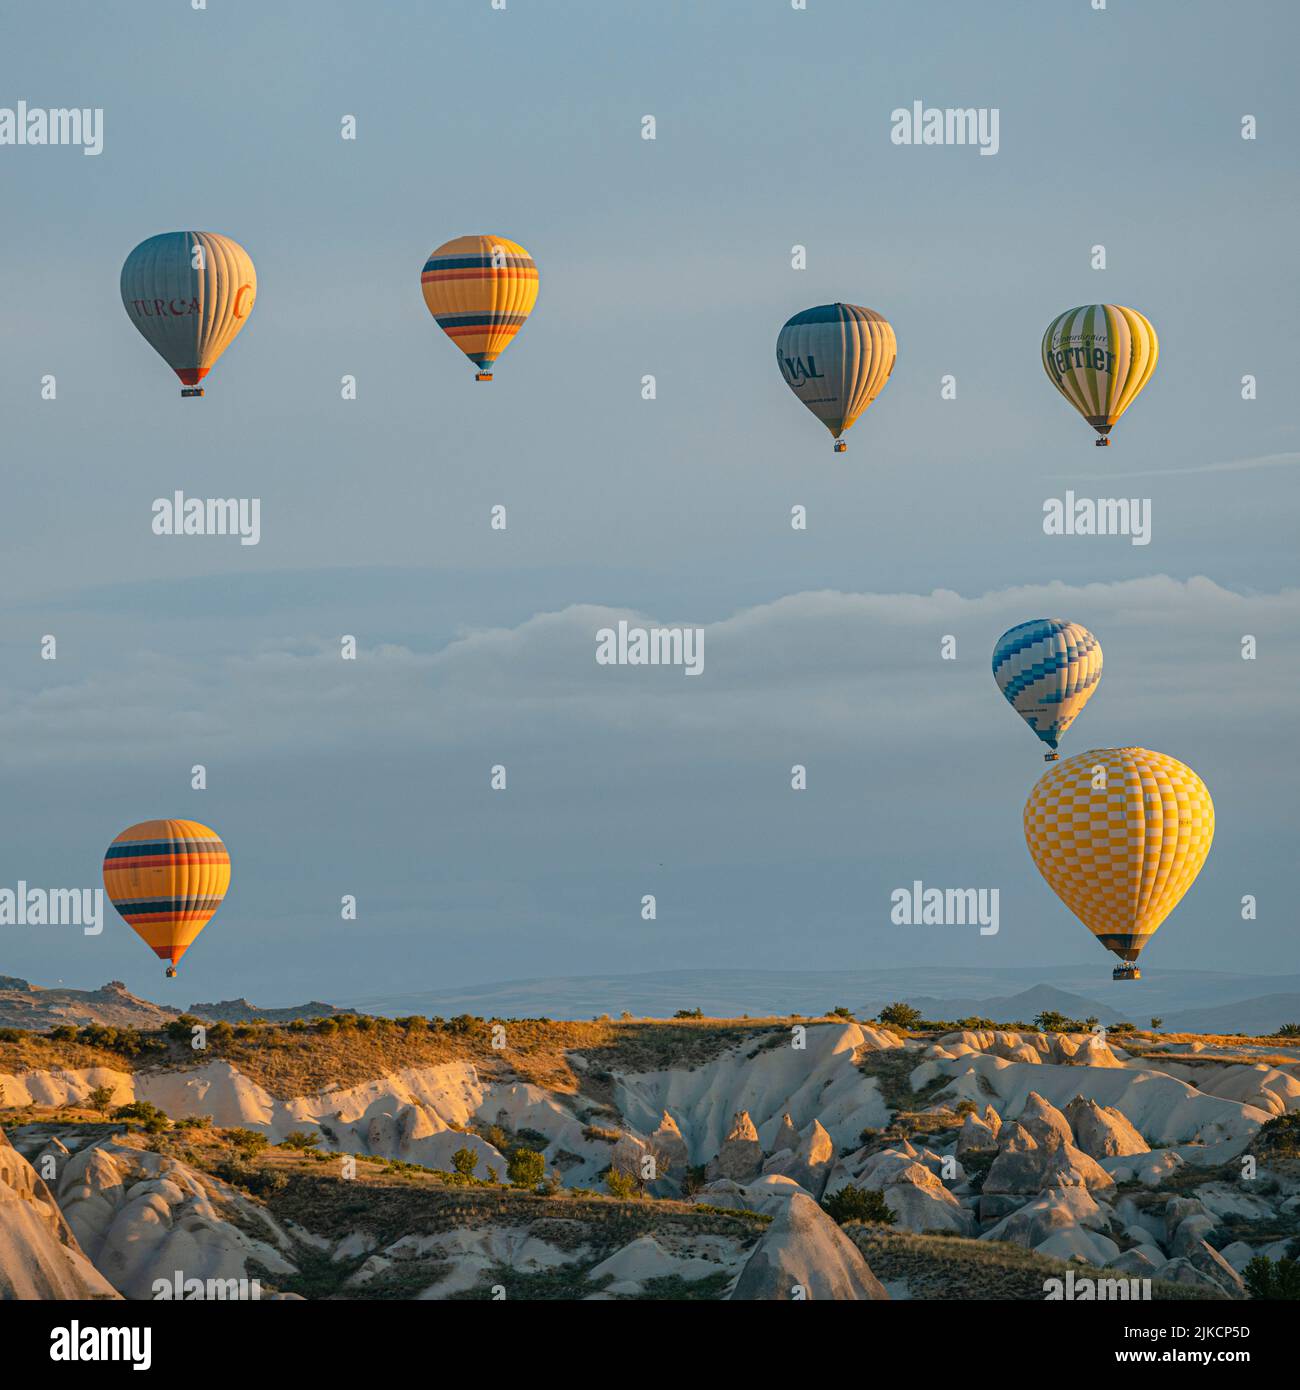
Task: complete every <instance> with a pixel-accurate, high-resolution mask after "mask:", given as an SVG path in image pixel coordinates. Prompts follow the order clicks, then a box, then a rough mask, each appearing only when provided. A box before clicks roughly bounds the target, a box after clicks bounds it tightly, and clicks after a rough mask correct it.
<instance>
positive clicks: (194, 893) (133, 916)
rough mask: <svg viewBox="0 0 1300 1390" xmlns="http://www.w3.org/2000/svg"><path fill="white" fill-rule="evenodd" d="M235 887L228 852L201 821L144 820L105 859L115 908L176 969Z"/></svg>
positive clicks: (107, 887)
mask: <svg viewBox="0 0 1300 1390" xmlns="http://www.w3.org/2000/svg"><path fill="white" fill-rule="evenodd" d="M229 887H230V856H229V855H228V854H227V853H226V847H225V845H223V844H222V843H221V838H220V836H218V834H217V833H216V831H215V830H210V829H209V828H208V827H207V826H206V825H200V824H199V822H198V821H193V820H147V821H141V822H140V824H139V825H133V826H130V827H129V828H128V829H126V830H124V831H123V832H122V833H121V834H120V835H119V836H118V837H117V839H116V840H114V841H113V843H112V844H111V845H109V847H108V850H107V852H106V853H105V855H104V888H105V891H106V892H107V893H108V896H109V898H110V900H111V901H112V904H113V906H114V907H115V908H117V910H118V912H119V913H121V915H122V917H123V918H124V919H125V921H126V923H127V925H128V926H129V927H130V928H131V930H132V931H134V932H135V934H136V935H137V936H138V937H139V938H140V939H141V940H142V941H143V942H144V943H145V945H146V946H148V947H149V949H150V950H151V951H153V952H154V954H155V955H157V956H160V957H162V959H163V960H170V961H171V963H172V964H173V965H175V964H176V962H177V961H179V960H180V958H181V957H182V956H183V955H184V954H185V952H186V951H187V950H188V949H189V947H190V945H191V944H192V943H193V941H194V938H195V937H196V936H198V934H199V933H200V932H201V931H202V930H203V928H204V927H205V926H206V925H207V924H208V920H209V919H210V918H211V916H212V914H213V913H214V912H215V911H216V910H217V908H218V907H220V906H221V900H222V898H224V897H225V896H226V889H227V888H229Z"/></svg>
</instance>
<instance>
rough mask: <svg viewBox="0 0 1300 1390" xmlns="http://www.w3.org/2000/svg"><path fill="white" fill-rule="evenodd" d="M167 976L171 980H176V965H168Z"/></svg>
mask: <svg viewBox="0 0 1300 1390" xmlns="http://www.w3.org/2000/svg"><path fill="white" fill-rule="evenodd" d="M167 978H168V979H169V980H174V979H175V978H176V967H175V966H174V965H169V966H168V967H167Z"/></svg>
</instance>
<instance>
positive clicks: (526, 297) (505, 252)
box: [420, 236, 538, 381]
mask: <svg viewBox="0 0 1300 1390" xmlns="http://www.w3.org/2000/svg"><path fill="white" fill-rule="evenodd" d="M537 284H538V281H537V266H536V264H535V263H534V261H533V258H532V257H531V256H530V255H529V254H528V252H527V251H525V250H524V248H523V247H522V246H520V245H519V243H518V242H516V241H509V240H507V239H506V238H505V237H501V236H458V237H456V238H454V239H453V240H452V241H448V242H445V243H444V244H443V245H442V246H439V247H438V249H437V250H436V251H431V252H430V253H429V258H428V260H426V261H425V263H424V269H423V270H422V271H421V272H420V288H421V289H422V290H423V291H424V302H425V303H426V304H427V305H428V306H429V312H430V313H431V314H432V315H433V317H434V318H435V319H436V320H437V322H438V327H439V328H441V329H442V331H443V332H444V333H445V334H446V335H447V336H448V337H449V338H450V339H451V340H452V342H453V343H455V344H456V346H457V347H458V348H459V349H460V350H461V351H462V352H463V353H464V354H465V356H466V357H468V358H469V360H470V361H471V362H473V363H474V365H475V366H476V367H477V368H478V372H477V374H476V375H475V377H474V380H475V381H491V380H492V364H493V363H494V362H495V361H496V360H497V358H498V357H500V356H501V354H502V353H503V352H504V351H505V350H506V348H508V347H509V346H510V344H511V342H512V341H513V339H514V336H515V334H516V333H518V332H519V330H520V328H522V327H523V323H524V320H525V319H526V318H527V317H528V315H529V314H530V313H532V309H533V305H534V304H536V303H537Z"/></svg>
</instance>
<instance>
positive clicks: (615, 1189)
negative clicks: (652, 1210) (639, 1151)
mask: <svg viewBox="0 0 1300 1390" xmlns="http://www.w3.org/2000/svg"><path fill="white" fill-rule="evenodd" d="M605 1187H606V1188H607V1189H608V1191H609V1195H610V1196H611V1197H618V1198H619V1199H620V1200H621V1201H624V1202H626V1201H628V1200H629V1199H630V1198H632V1197H637V1196H639V1195H640V1189H639V1188H638V1187H637V1181H636V1179H635V1178H634V1177H633V1176H632V1174H631V1173H625V1172H624V1171H623V1170H622V1169H621V1168H611V1169H610V1170H609V1172H608V1173H606V1174H605Z"/></svg>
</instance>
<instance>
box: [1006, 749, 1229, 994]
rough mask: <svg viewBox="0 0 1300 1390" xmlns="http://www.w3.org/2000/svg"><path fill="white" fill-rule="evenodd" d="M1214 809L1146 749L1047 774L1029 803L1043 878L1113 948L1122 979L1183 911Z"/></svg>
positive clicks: (1107, 753)
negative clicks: (1174, 914)
mask: <svg viewBox="0 0 1300 1390" xmlns="http://www.w3.org/2000/svg"><path fill="white" fill-rule="evenodd" d="M1213 839H1214V803H1213V802H1212V801H1211V800H1210V793H1209V792H1208V791H1207V790H1206V787H1205V783H1204V782H1202V781H1201V779H1200V778H1199V777H1198V776H1197V775H1196V774H1195V773H1194V772H1193V771H1192V769H1191V768H1190V767H1184V766H1183V764H1182V763H1180V762H1178V761H1177V760H1176V759H1174V758H1170V757H1166V756H1165V754H1163V753H1152V752H1149V751H1148V750H1147V749H1145V748H1094V749H1093V750H1092V752H1090V753H1079V754H1077V755H1076V756H1075V757H1073V758H1067V759H1066V760H1065V761H1064V762H1063V763H1060V764H1058V765H1057V766H1056V767H1053V768H1052V769H1051V770H1050V771H1048V772H1046V773H1044V775H1043V777H1042V778H1041V779H1040V780H1039V782H1038V785H1037V786H1036V787H1035V788H1034V789H1033V791H1032V792H1030V794H1029V800H1028V801H1027V802H1026V803H1025V842H1026V844H1028V846H1029V853H1030V854H1031V855H1032V856H1033V860H1034V863H1035V864H1036V865H1037V866H1038V872H1039V873H1040V874H1042V876H1043V877H1044V878H1045V879H1046V880H1047V882H1048V885H1049V886H1050V887H1051V889H1052V891H1053V892H1054V893H1055V894H1056V896H1057V897H1058V898H1060V900H1061V901H1062V902H1063V903H1064V904H1065V905H1066V907H1068V908H1069V909H1070V911H1071V912H1073V913H1074V915H1075V916H1076V917H1077V918H1078V919H1079V920H1080V921H1081V922H1082V923H1083V924H1084V926H1085V927H1087V928H1088V930H1089V931H1090V932H1091V933H1092V934H1093V935H1094V936H1095V937H1096V938H1097V940H1098V941H1100V942H1101V944H1102V945H1103V946H1104V947H1105V948H1106V949H1107V950H1108V951H1114V953H1115V954H1116V955H1117V956H1118V957H1119V958H1120V959H1121V960H1122V961H1124V962H1125V964H1124V965H1122V966H1119V967H1117V968H1116V970H1115V974H1114V978H1115V979H1117V980H1138V979H1141V977H1142V976H1141V971H1139V970H1138V968H1137V965H1136V961H1137V958H1138V955H1139V954H1140V953H1141V951H1142V948H1143V947H1144V946H1145V945H1146V944H1147V942H1148V941H1149V940H1150V939H1151V936H1152V934H1153V933H1154V932H1155V929H1156V928H1157V927H1158V926H1159V925H1160V924H1161V922H1163V921H1164V920H1165V918H1166V917H1168V916H1169V914H1170V913H1171V912H1172V911H1173V910H1174V908H1176V907H1177V906H1178V903H1179V901H1180V900H1181V898H1182V896H1183V894H1184V893H1186V892H1187V890H1188V889H1189V888H1190V887H1191V886H1192V882H1193V880H1194V879H1195V878H1196V875H1197V874H1198V873H1200V871H1201V865H1202V864H1204V863H1205V857H1206V855H1208V854H1209V852H1210V842H1211V841H1212V840H1213Z"/></svg>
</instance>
